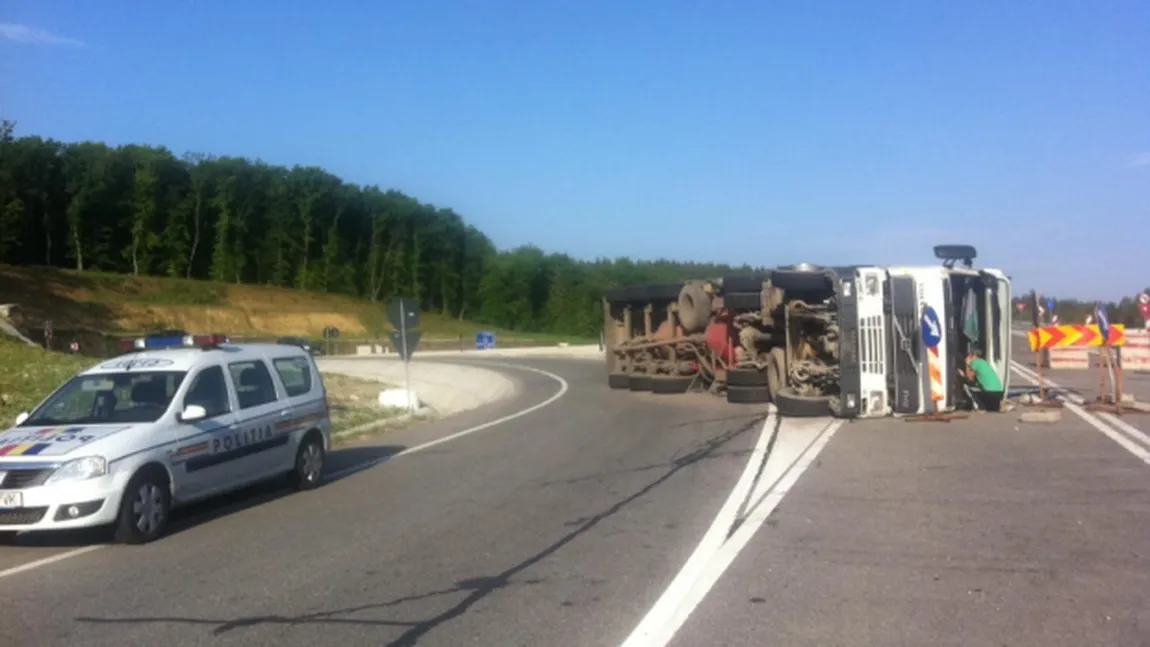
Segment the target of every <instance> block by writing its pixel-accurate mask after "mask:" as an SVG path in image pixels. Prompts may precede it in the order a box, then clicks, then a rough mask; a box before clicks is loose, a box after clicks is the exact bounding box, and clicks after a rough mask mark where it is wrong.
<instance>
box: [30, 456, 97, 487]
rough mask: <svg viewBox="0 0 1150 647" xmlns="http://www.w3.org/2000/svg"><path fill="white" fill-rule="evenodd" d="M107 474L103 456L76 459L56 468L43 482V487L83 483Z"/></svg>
mask: <svg viewBox="0 0 1150 647" xmlns="http://www.w3.org/2000/svg"><path fill="white" fill-rule="evenodd" d="M107 473H108V462H107V461H105V460H104V457H103V456H85V457H84V458H77V459H76V460H72V461H68V462H67V463H64V464H63V465H61V466H60V467H58V468H56V471H55V472H52V475H51V476H49V477H48V480H46V481H44V484H45V485H51V484H52V483H63V482H66V481H84V480H87V479H92V478H96V477H97V476H103V475H105V474H107Z"/></svg>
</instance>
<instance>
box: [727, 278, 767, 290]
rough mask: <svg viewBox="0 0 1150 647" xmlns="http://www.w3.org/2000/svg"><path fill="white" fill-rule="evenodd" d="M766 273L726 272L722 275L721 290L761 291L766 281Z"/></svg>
mask: <svg viewBox="0 0 1150 647" xmlns="http://www.w3.org/2000/svg"><path fill="white" fill-rule="evenodd" d="M766 281H767V275H766V274H727V275H726V276H724V277H723V292H754V293H755V294H758V293H760V292H762V291H763V283H766Z"/></svg>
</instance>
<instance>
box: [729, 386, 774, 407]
mask: <svg viewBox="0 0 1150 647" xmlns="http://www.w3.org/2000/svg"><path fill="white" fill-rule="evenodd" d="M770 401H771V392H770V391H769V390H768V389H767V387H765V386H728V387H727V402H730V403H731V404H765V403H767V402H770Z"/></svg>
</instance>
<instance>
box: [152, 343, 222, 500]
mask: <svg viewBox="0 0 1150 647" xmlns="http://www.w3.org/2000/svg"><path fill="white" fill-rule="evenodd" d="M189 385H190V386H189V387H188V390H187V392H186V393H185V394H184V399H183V401H182V402H181V407H180V411H183V410H184V409H185V408H187V407H188V406H189V405H199V406H201V407H203V408H204V411H206V412H207V416H205V417H204V418H202V419H200V420H197V421H195V422H192V423H187V424H184V423H177V424H178V427H177V428H176V433H177V434H178V436H179V440H178V442H177V443H176V445H175V448H174V449H173V451H172V453H171V454H170V455H169V456H168V459H169V461H170V463H171V468H172V475H173V478H174V479H175V480H176V496H177V497H179V498H181V499H189V498H193V497H197V496H200V495H202V494H207V493H209V492H210V491H211V490H213V489H216V488H218V487H219V486H220V484H221V481H226V480H227V478H226V471H227V470H228V469H229V468H230V466H228V465H226V464H225V463H226V461H225V462H221V460H220V457H218V456H216V455H215V454H214V453H213V446H214V445H215V439H216V438H218V437H220V436H221V435H222V434H225V433H227V432H229V431H230V430H231V429H232V426H233V425H234V424H235V421H236V414H235V409H236V403H235V399H234V398H233V397H232V394H231V392H230V391H229V389H228V382H227V379H226V378H225V376H224V368H223V367H222V366H220V365H218V364H216V365H211V366H204V367H202V368H200V369H199V371H198V372H196V373H194V374H193V375H192V376H191V380H190V382H189Z"/></svg>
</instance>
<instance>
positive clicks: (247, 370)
mask: <svg viewBox="0 0 1150 647" xmlns="http://www.w3.org/2000/svg"><path fill="white" fill-rule="evenodd" d="M228 370H229V371H231V374H232V382H234V383H235V385H236V396H238V398H239V401H240V408H241V409H250V408H252V407H258V406H260V405H261V404H267V403H269V402H275V401H276V387H275V382H273V381H272V374H271V373H270V372H269V371H268V367H267V364H264V363H263V362H262V361H260V360H252V361H248V362H233V363H231V364H228Z"/></svg>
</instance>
